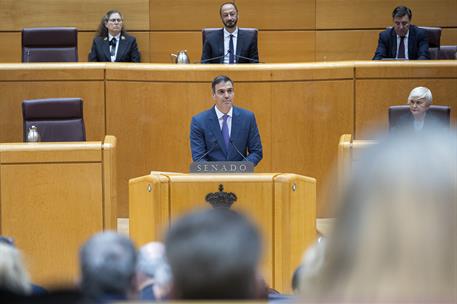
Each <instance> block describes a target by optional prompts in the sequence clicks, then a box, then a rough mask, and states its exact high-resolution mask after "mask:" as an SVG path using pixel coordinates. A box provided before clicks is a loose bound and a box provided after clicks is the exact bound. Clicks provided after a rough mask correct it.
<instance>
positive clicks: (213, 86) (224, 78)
mask: <svg viewBox="0 0 457 304" xmlns="http://www.w3.org/2000/svg"><path fill="white" fill-rule="evenodd" d="M221 82H230V83H231V84H232V86H233V81H232V80H231V79H230V78H229V77H228V76H225V75H219V76H216V78H214V79H213V81H212V82H211V89H212V90H213V93H215V92H216V85H217V84H219V83H221Z"/></svg>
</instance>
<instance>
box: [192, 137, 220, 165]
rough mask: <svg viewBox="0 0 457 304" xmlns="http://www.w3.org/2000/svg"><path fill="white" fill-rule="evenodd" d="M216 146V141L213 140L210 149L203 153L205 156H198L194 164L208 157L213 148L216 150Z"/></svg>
mask: <svg viewBox="0 0 457 304" xmlns="http://www.w3.org/2000/svg"><path fill="white" fill-rule="evenodd" d="M217 146H218V144H217V140H214V141H213V144H212V145H211V148H210V149H209V150H208V151H206V152H205V154H203V155H202V156H200V157H199V158H198V159H197V160H196V161H195V162H199V161H201V160H202V159H203V158H204V157H205V156H206V155H208V154H209V153H210V152H211V151H213V150H214V148H216V147H217Z"/></svg>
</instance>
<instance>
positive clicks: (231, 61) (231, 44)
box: [229, 34, 235, 63]
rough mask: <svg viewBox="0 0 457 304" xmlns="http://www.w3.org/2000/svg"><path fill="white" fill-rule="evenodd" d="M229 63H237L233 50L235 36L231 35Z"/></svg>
mask: <svg viewBox="0 0 457 304" xmlns="http://www.w3.org/2000/svg"><path fill="white" fill-rule="evenodd" d="M229 63H235V54H234V50H233V35H232V34H230V41H229Z"/></svg>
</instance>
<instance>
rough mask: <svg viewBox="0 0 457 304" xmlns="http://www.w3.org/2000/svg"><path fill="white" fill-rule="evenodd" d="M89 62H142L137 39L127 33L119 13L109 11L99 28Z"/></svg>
mask: <svg viewBox="0 0 457 304" xmlns="http://www.w3.org/2000/svg"><path fill="white" fill-rule="evenodd" d="M89 61H98V62H140V52H139V51H138V46H137V43H136V39H135V37H133V36H130V35H128V34H127V33H126V31H125V29H124V20H123V18H122V15H121V13H120V12H119V11H116V10H112V11H108V12H107V13H106V15H105V16H103V18H102V20H101V22H100V25H99V26H98V30H97V34H96V36H95V38H94V41H93V42H92V48H91V51H90V53H89Z"/></svg>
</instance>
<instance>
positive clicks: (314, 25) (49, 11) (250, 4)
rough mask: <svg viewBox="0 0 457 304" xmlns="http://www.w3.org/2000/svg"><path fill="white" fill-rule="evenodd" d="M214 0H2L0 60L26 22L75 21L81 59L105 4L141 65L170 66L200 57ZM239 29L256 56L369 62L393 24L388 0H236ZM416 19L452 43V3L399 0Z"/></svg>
mask: <svg viewBox="0 0 457 304" xmlns="http://www.w3.org/2000/svg"><path fill="white" fill-rule="evenodd" d="M222 2H223V1H214V0H198V1H197V0H175V1H167V0H129V1H125V0H122V1H121V0H109V1H108V0H86V1H84V2H82V3H81V1H80V0H3V1H1V2H0V62H20V60H21V56H20V54H21V51H20V50H21V34H20V31H21V29H22V28H24V27H40V26H75V27H77V28H78V30H79V31H80V34H79V36H78V39H79V60H80V61H86V60H87V54H88V52H89V48H90V45H91V41H92V38H93V35H94V31H95V29H96V28H97V25H98V23H99V21H100V18H101V16H102V15H103V14H104V13H105V12H106V11H107V10H109V9H112V8H116V9H119V10H120V11H121V12H123V14H124V17H125V22H126V26H127V29H128V30H129V31H130V32H131V33H132V34H133V35H135V36H136V37H137V38H138V44H139V48H140V51H141V53H142V61H143V62H153V63H169V62H170V56H169V54H170V53H173V52H176V51H178V50H181V49H187V50H188V53H189V55H190V58H191V61H192V62H196V61H198V60H199V58H200V55H201V47H202V45H201V44H202V42H201V32H200V31H201V29H202V28H204V27H219V26H220V25H221V22H220V20H219V16H218V9H219V4H220V3H222ZM236 3H237V5H238V7H239V11H240V20H239V26H241V27H256V28H258V29H259V30H260V33H259V53H260V59H261V61H264V62H267V63H277V62H312V61H335V60H368V59H371V57H372V56H373V53H374V49H375V47H376V44H377V35H378V33H379V31H381V30H382V29H383V28H385V27H386V26H388V25H390V24H391V12H392V10H393V8H394V7H395V6H396V5H398V2H397V1H391V0H370V1H367V0H340V1H333V0H283V1H277V0H276V1H275V0H238V1H236ZM403 4H404V5H407V6H409V7H411V8H412V10H413V23H415V24H418V25H423V26H440V27H443V35H442V44H457V0H434V1H429V0H414V1H412V0H409V1H407V0H406V1H403Z"/></svg>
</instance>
